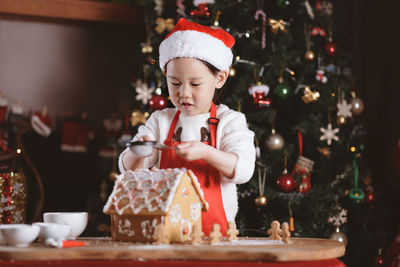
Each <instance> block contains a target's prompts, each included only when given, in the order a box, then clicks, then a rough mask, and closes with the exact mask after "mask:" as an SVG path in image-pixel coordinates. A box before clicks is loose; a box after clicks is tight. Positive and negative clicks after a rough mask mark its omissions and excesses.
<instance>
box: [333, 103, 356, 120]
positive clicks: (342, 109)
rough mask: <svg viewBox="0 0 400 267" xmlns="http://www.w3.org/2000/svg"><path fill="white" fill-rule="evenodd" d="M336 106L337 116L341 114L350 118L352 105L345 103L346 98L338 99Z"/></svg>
mask: <svg viewBox="0 0 400 267" xmlns="http://www.w3.org/2000/svg"><path fill="white" fill-rule="evenodd" d="M336 106H337V108H338V112H337V116H338V117H339V116H343V117H348V118H351V116H352V115H353V114H352V113H351V108H352V105H351V104H347V101H346V100H342V101H339V102H338V103H337V105H336Z"/></svg>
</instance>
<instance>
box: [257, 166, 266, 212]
mask: <svg viewBox="0 0 400 267" xmlns="http://www.w3.org/2000/svg"><path fill="white" fill-rule="evenodd" d="M266 175H267V168H264V173H263V176H262V177H261V167H259V168H258V191H259V192H260V195H259V196H258V197H256V199H255V201H254V202H255V203H256V205H257V206H265V205H267V203H268V200H267V197H266V196H264V189H265V179H266Z"/></svg>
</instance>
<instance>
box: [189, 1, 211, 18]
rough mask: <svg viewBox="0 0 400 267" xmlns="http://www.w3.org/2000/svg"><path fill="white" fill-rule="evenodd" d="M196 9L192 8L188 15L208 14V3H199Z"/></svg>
mask: <svg viewBox="0 0 400 267" xmlns="http://www.w3.org/2000/svg"><path fill="white" fill-rule="evenodd" d="M197 7H198V9H194V10H192V12H190V15H192V16H207V17H208V16H210V12H209V11H208V3H207V4H199V5H198V6H197Z"/></svg>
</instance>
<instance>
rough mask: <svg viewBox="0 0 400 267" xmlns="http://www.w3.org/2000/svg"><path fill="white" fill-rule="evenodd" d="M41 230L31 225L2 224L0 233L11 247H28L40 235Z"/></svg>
mask: <svg viewBox="0 0 400 267" xmlns="http://www.w3.org/2000/svg"><path fill="white" fill-rule="evenodd" d="M39 231H40V228H39V227H38V226H36V225H30V224H2V225H0V233H1V235H2V236H3V241H4V242H5V243H6V244H7V245H9V246H15V247H21V248H23V247H27V246H28V245H29V244H30V243H31V242H32V241H34V240H35V239H36V238H37V237H38V235H39Z"/></svg>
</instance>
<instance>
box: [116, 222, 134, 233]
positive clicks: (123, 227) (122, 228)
mask: <svg viewBox="0 0 400 267" xmlns="http://www.w3.org/2000/svg"><path fill="white" fill-rule="evenodd" d="M118 232H120V233H121V234H125V235H127V236H134V235H135V232H134V231H133V230H132V229H131V222H130V221H129V220H128V219H125V222H124V223H123V222H122V220H120V221H119V222H118Z"/></svg>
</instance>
